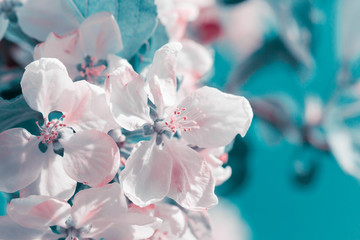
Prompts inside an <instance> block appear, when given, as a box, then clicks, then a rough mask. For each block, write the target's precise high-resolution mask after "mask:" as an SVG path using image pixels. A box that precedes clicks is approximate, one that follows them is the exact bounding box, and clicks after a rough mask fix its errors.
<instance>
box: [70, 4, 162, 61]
mask: <svg viewBox="0 0 360 240" xmlns="http://www.w3.org/2000/svg"><path fill="white" fill-rule="evenodd" d="M68 2H69V4H70V5H71V6H72V7H73V8H76V9H74V11H76V12H78V13H81V14H82V15H83V16H84V18H86V17H88V16H90V15H93V14H95V13H98V12H104V11H105V12H110V13H112V14H113V15H114V17H115V19H116V20H117V22H118V24H119V27H120V32H121V37H122V40H123V45H124V48H123V50H122V51H121V52H120V56H121V57H123V58H126V59H130V58H131V57H133V56H134V55H135V54H136V53H137V52H138V51H139V49H140V47H141V46H142V45H143V44H144V43H146V42H147V40H148V39H149V38H150V37H151V36H152V35H153V33H154V31H155V29H156V26H157V19H156V18H157V8H156V5H155V3H154V0H107V1H99V0H87V1H84V0H68Z"/></svg>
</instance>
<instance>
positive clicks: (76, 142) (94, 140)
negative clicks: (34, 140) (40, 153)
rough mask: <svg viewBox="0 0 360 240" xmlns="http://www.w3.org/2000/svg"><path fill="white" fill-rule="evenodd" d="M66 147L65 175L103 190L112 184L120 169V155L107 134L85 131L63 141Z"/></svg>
mask: <svg viewBox="0 0 360 240" xmlns="http://www.w3.org/2000/svg"><path fill="white" fill-rule="evenodd" d="M60 143H61V145H62V146H63V147H64V157H63V164H64V169H65V172H66V173H67V174H68V175H69V176H70V177H71V178H73V179H74V180H76V181H78V182H81V183H84V184H87V185H90V186H92V187H100V186H103V185H105V184H107V183H108V182H110V181H111V180H112V179H113V178H114V176H115V174H116V172H117V171H118V169H119V166H120V153H119V149H118V147H117V145H116V143H115V142H114V140H113V139H112V138H111V137H110V136H109V135H107V134H106V133H103V132H100V131H97V130H86V131H82V132H78V133H76V134H74V135H73V136H72V137H70V138H69V139H60Z"/></svg>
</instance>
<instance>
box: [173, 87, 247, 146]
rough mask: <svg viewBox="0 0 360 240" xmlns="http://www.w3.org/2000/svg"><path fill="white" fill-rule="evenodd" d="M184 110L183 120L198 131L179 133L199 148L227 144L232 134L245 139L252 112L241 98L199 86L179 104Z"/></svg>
mask: <svg viewBox="0 0 360 240" xmlns="http://www.w3.org/2000/svg"><path fill="white" fill-rule="evenodd" d="M178 107H179V108H185V109H186V111H184V113H183V114H184V115H185V116H186V115H187V114H188V116H187V118H188V120H187V121H191V120H193V121H195V122H196V124H195V125H197V126H198V128H196V127H194V128H192V129H191V131H187V132H183V134H182V137H183V138H184V139H185V140H186V141H188V142H189V143H190V144H194V145H197V146H199V147H206V148H215V147H221V146H224V145H227V144H228V143H230V141H232V140H233V139H234V137H235V136H236V134H240V135H241V136H243V137H244V136H245V134H246V132H247V130H248V129H249V127H250V124H251V120H252V117H253V112H252V109H251V106H250V104H249V102H248V101H247V100H246V99H245V98H244V97H241V96H235V95H231V94H227V93H223V92H220V91H219V90H217V89H215V88H210V87H202V88H200V89H198V90H196V91H195V92H193V93H192V94H191V95H189V96H188V97H186V98H185V99H184V100H183V101H182V102H181V103H180V104H179V105H178Z"/></svg>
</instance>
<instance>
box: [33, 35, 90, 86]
mask: <svg viewBox="0 0 360 240" xmlns="http://www.w3.org/2000/svg"><path fill="white" fill-rule="evenodd" d="M78 39H79V33H78V31H75V32H71V33H68V34H66V35H63V36H61V37H60V36H58V35H56V34H55V33H50V34H49V36H48V37H47V38H46V41H45V42H42V43H40V44H38V45H36V46H35V48H34V59H35V60H38V59H40V58H57V59H59V60H60V61H61V62H62V63H64V64H65V65H66V69H67V70H68V72H69V76H70V77H71V78H72V79H74V78H76V77H78V76H80V73H79V70H78V69H77V65H78V64H81V63H83V61H84V55H83V53H82V51H81V49H80V48H79V45H78Z"/></svg>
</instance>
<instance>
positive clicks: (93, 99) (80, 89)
mask: <svg viewBox="0 0 360 240" xmlns="http://www.w3.org/2000/svg"><path fill="white" fill-rule="evenodd" d="M60 101H62V102H64V103H67V107H66V109H64V111H63V113H64V114H65V115H66V118H65V119H64V121H63V123H65V124H67V125H68V126H70V127H72V128H73V129H74V130H75V131H79V130H88V129H97V130H99V131H103V132H108V131H110V130H111V129H114V128H117V127H118V125H117V123H116V122H115V120H114V117H113V115H112V114H111V111H110V106H109V104H108V102H107V100H106V97H105V91H104V90H103V89H102V88H100V87H98V86H96V85H93V84H90V83H88V82H86V81H85V80H82V81H78V82H75V83H74V84H73V90H72V91H69V92H68V94H66V95H65V94H64V95H63V96H62V98H61V99H60Z"/></svg>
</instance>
